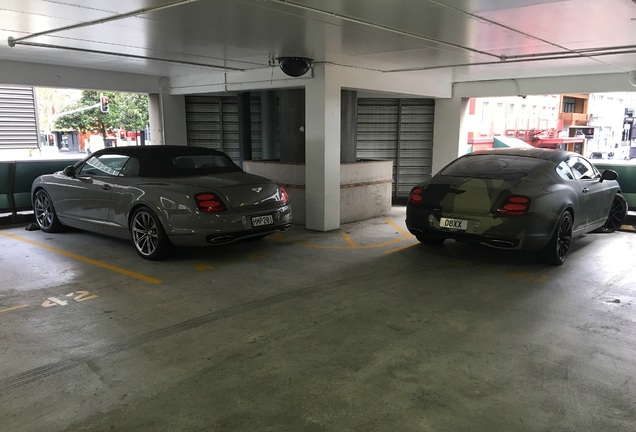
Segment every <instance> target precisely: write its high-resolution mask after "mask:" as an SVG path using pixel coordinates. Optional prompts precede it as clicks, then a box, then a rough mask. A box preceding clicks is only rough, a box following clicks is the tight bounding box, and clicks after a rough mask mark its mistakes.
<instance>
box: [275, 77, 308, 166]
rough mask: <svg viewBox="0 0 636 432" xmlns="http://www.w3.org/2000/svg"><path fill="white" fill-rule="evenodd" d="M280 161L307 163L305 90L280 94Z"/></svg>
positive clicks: (286, 91)
mask: <svg viewBox="0 0 636 432" xmlns="http://www.w3.org/2000/svg"><path fill="white" fill-rule="evenodd" d="M278 98H279V109H280V161H281V162H283V163H305V122H306V120H305V90H304V89H292V90H281V91H280V92H279V96H278Z"/></svg>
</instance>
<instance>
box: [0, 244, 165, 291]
mask: <svg viewBox="0 0 636 432" xmlns="http://www.w3.org/2000/svg"><path fill="white" fill-rule="evenodd" d="M0 234H2V235H3V236H5V237H9V238H12V239H14V240H18V241H21V242H24V243H28V244H30V245H33V246H37V247H40V248H42V249H46V250H48V251H51V252H55V253H57V254H60V255H64V256H66V257H69V258H73V259H75V260H77V261H81V262H84V263H86V264H91V265H94V266H97V267H101V268H104V269H106V270H111V271H114V272H116V273H120V274H123V275H126V276H130V277H132V278H135V279H140V280H142V281H144V282H149V283H152V284H160V283H163V281H162V280H159V279H155V278H153V277H150V276H146V275H142V274H140V273H136V272H133V271H130V270H126V269H123V268H121V267H117V266H114V265H110V264H106V263H103V262H101V261H97V260H94V259H90V258H86V257H83V256H81V255H77V254H74V253H71V252H67V251H65V250H62V249H58V248H54V247H52V246H49V245H45V244H43V243H38V242H35V241H33V240H29V239H25V238H23V237H19V236H17V235H14V234H9V233H3V232H0Z"/></svg>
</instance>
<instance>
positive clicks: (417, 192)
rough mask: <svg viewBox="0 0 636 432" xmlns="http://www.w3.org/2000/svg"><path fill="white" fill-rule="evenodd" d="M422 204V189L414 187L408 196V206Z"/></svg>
mask: <svg viewBox="0 0 636 432" xmlns="http://www.w3.org/2000/svg"><path fill="white" fill-rule="evenodd" d="M423 202H424V189H422V188H421V187H414V188H413V189H411V193H410V195H409V204H411V205H414V206H418V207H419V206H421V205H422V203H423Z"/></svg>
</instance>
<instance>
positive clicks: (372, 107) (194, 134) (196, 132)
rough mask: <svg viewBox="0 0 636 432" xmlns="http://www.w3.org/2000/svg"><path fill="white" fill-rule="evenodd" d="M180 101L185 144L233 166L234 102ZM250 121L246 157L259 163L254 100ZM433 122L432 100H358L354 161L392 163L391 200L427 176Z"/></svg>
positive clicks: (194, 98)
mask: <svg viewBox="0 0 636 432" xmlns="http://www.w3.org/2000/svg"><path fill="white" fill-rule="evenodd" d="M255 94H257V93H255ZM185 101H186V127H187V133H188V145H196V146H202V147H211V148H214V149H217V150H221V151H224V152H226V153H227V154H228V155H229V156H230V157H231V158H232V159H233V160H234V161H235V162H238V161H239V138H238V130H239V125H238V102H237V98H236V97H231V96H225V97H220V96H186V98H185ZM251 118H252V158H253V159H254V160H260V159H262V157H261V155H262V144H261V104H260V97H258V96H255V97H252V98H251ZM434 118H435V100H433V99H385V98H378V99H366V98H365V99H363V98H358V120H357V129H358V130H357V135H358V151H357V158H358V159H390V160H392V161H393V190H392V196H393V198H394V200H397V201H398V202H399V201H400V200H403V199H406V198H407V197H408V194H409V192H410V190H411V188H412V187H413V186H414V185H415V184H417V183H419V182H421V181H423V180H426V179H428V178H430V176H431V166H432V158H433V124H434ZM278 139H279V138H278V136H277V140H278ZM278 146H279V144H278V143H277V147H278Z"/></svg>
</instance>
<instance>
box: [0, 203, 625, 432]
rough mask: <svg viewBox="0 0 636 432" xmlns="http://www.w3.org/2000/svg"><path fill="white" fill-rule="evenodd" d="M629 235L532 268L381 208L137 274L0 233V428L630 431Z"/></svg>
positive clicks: (530, 262)
mask: <svg viewBox="0 0 636 432" xmlns="http://www.w3.org/2000/svg"><path fill="white" fill-rule="evenodd" d="M635 239H636V237H634V234H633V232H630V231H627V230H626V231H621V232H617V233H614V234H610V235H601V234H592V235H587V236H585V237H583V238H580V239H578V240H577V241H575V242H574V244H573V250H572V253H571V255H570V256H569V258H568V260H567V262H566V263H565V264H564V265H563V266H561V267H551V266H546V265H543V264H541V263H538V262H537V261H536V260H535V259H534V257H533V255H532V254H526V253H510V252H506V251H499V250H493V249H485V248H482V247H478V246H474V245H469V244H462V243H456V242H447V243H446V244H444V245H443V246H442V247H428V246H423V245H420V244H419V243H418V242H417V241H416V240H415V239H414V238H413V237H412V236H411V235H410V234H408V232H407V231H406V230H405V228H404V209H403V208H394V209H393V210H392V213H391V214H390V215H388V216H387V217H382V218H376V219H371V220H368V221H363V222H356V223H352V224H347V225H345V226H343V227H342V229H341V230H338V231H333V232H329V233H321V232H313V231H307V230H305V229H303V228H301V227H299V226H293V227H292V228H291V229H290V230H288V231H287V232H285V233H282V234H279V235H274V236H270V237H268V238H266V239H263V240H260V241H250V242H243V243H235V244H231V245H226V246H221V247H214V248H204V249H182V250H178V251H177V253H176V254H175V255H174V256H173V257H171V258H169V259H166V260H163V261H158V262H149V261H145V260H142V259H141V258H139V257H138V256H137V254H136V252H135V250H134V249H133V247H132V245H131V244H130V243H128V242H125V241H120V240H116V239H112V238H108V237H103V236H99V235H94V234H90V233H85V232H80V231H73V230H70V231H67V232H65V233H62V234H56V235H52V234H45V233H42V232H40V231H25V230H24V228H23V227H21V226H14V227H10V228H6V229H2V230H0V261H1V262H2V263H3V268H4V269H7V271H6V272H5V273H4V274H3V275H2V276H1V279H0V325H1V326H0V355H1V364H2V369H1V371H0V418H2V419H3V420H2V423H3V428H6V430H12V431H21V430H24V431H39V430H47V431H75V430H82V431H92V430H94V431H103V430H140V429H144V430H156V431H174V430H214V431H245V430H250V431H274V430H276V431H279V430H294V431H335V430H337V431H360V430H365V431H386V430H399V431H427V430H430V431H437V430H449V431H460V430H473V431H493V430H516V431H539V430H599V431H600V430H612V431H628V430H632V429H633V424H634V422H636V406H635V405H634V402H633V401H634V396H635V395H636V383H634V381H633V380H632V378H631V377H632V376H634V374H635V373H636V366H635V365H634V363H633V358H634V356H636V348H634V347H636V330H635V329H634V323H635V320H636V313H635V309H634V308H635V307H636V298H635V296H634V292H633V288H634V287H633V281H634V280H635V276H636V273H635V270H634V269H633V265H632V256H631V251H632V250H633V249H634V246H635V243H636V240H635ZM131 413H134V415H130V414H131Z"/></svg>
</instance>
